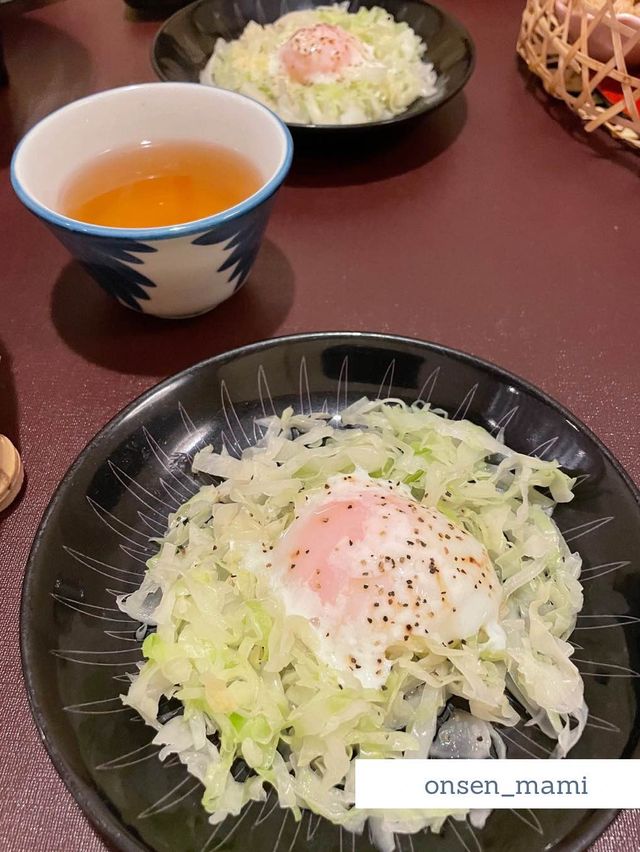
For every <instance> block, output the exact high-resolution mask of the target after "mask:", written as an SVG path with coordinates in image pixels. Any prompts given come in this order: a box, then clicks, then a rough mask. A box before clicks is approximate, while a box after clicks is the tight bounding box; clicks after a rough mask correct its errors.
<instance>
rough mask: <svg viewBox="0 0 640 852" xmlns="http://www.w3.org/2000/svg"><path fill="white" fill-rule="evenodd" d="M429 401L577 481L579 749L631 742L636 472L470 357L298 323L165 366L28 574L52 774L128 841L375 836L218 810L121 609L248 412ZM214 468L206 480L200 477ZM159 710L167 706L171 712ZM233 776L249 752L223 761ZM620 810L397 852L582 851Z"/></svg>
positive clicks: (32, 681) (105, 438) (569, 522)
mask: <svg viewBox="0 0 640 852" xmlns="http://www.w3.org/2000/svg"><path fill="white" fill-rule="evenodd" d="M365 395H366V396H370V397H374V398H375V397H376V396H380V395H384V396H393V397H395V398H399V399H402V400H404V401H406V402H411V401H414V400H416V399H418V398H420V399H422V400H424V401H429V402H431V403H432V404H433V405H434V406H436V407H438V408H439V409H443V410H444V411H446V412H448V414H449V416H450V417H452V418H455V419H462V418H465V419H468V420H471V421H472V422H474V423H477V424H479V425H481V426H483V427H484V428H485V429H487V430H488V431H491V432H493V433H494V434H497V433H502V434H504V439H505V442H506V443H507V444H508V445H509V446H511V447H513V448H514V449H515V450H517V451H519V452H523V453H527V454H529V455H537V456H539V457H541V458H545V459H555V460H557V461H558V463H559V464H560V465H561V466H562V468H563V469H564V470H565V471H567V472H568V473H570V474H571V476H572V477H574V478H575V479H576V485H575V498H574V500H573V501H572V502H570V503H567V504H562V505H559V506H558V508H557V510H556V513H555V515H554V517H555V519H556V521H557V523H558V526H559V527H560V529H561V530H562V532H563V534H564V537H565V540H566V541H567V542H568V544H569V546H570V547H571V548H572V549H575V550H577V551H578V552H579V553H580V555H581V557H582V560H583V570H582V578H581V579H582V583H583V587H584V607H583V609H582V611H581V613H580V614H579V616H578V620H577V624H576V628H575V630H574V632H573V634H572V636H571V642H572V644H573V646H574V655H573V657H572V659H573V660H574V662H575V663H576V665H577V666H578V668H579V669H580V672H581V675H582V678H583V680H584V685H585V697H586V702H587V705H588V707H589V716H588V719H587V725H586V728H585V730H584V733H583V736H582V738H581V739H580V741H579V742H578V744H577V745H576V746H575V747H574V749H573V750H572V752H571V757H576V758H615V759H625V758H635V757H638V733H639V731H640V728H639V725H638V711H639V710H640V699H639V695H638V684H639V683H640V660H639V659H638V653H639V652H638V648H640V629H639V625H640V583H639V580H638V573H637V569H636V567H635V565H634V563H633V560H634V556H635V553H637V552H638V551H639V550H640V503H639V499H640V498H639V495H638V491H637V489H636V487H635V486H634V484H633V483H632V481H631V480H630V479H629V477H628V476H627V474H626V473H625V472H624V470H623V469H622V468H621V467H620V465H619V463H618V462H617V461H616V460H615V458H613V456H612V455H611V453H610V452H609V451H608V450H607V449H606V448H605V447H604V446H603V444H602V443H601V442H600V441H599V440H598V439H597V437H596V436H595V435H593V434H592V433H591V432H590V431H589V430H588V429H587V427H585V426H584V424H582V423H581V422H580V421H579V420H577V419H576V418H575V417H574V416H573V415H572V414H571V413H570V412H568V411H567V410H566V409H564V408H563V407H562V406H560V405H559V404H558V403H556V402H554V401H553V400H551V399H550V398H549V397H547V396H546V395H545V394H543V393H542V392H541V391H539V390H537V389H536V388H534V387H533V386H531V385H530V384H528V383H527V382H526V381H524V380H522V379H520V378H518V377H516V376H513V375H511V374H509V373H508V372H506V371H504V370H502V369H500V368H498V367H495V366H493V365H491V364H488V363H486V362H483V361H481V360H479V359H477V358H474V357H472V356H469V355H465V354H464V353H460V352H456V351H453V350H449V349H446V348H444V347H441V346H438V345H435V344H430V343H425V342H421V341H415V340H409V339H406V338H400V337H393V336H389V335H377V334H363V333H343V332H337V333H333V334H331V333H325V334H307V335H298V336H293V337H288V338H281V339H275V340H269V341H264V342H262V343H257V344H253V345H250V346H247V347H244V348H242V349H239V350H235V351H233V352H230V353H226V354H223V355H220V356H216V357H214V358H212V359H210V360H208V361H204V362H202V363H200V364H197V365H195V366H193V367H191V368H189V369H188V370H185V371H184V372H182V373H180V374H178V375H176V376H174V377H172V378H170V379H168V380H167V381H165V382H163V383H162V384H160V385H159V386H157V387H156V388H153V389H152V390H150V391H148V392H147V393H145V394H144V395H143V396H142V397H140V398H139V399H138V400H136V401H134V402H132V403H131V405H129V406H128V407H127V408H126V409H124V411H122V412H121V413H120V414H119V415H117V416H116V417H115V418H114V419H113V420H112V421H111V422H110V423H109V424H107V425H106V426H105V427H104V429H103V430H102V431H101V432H100V433H99V434H98V435H97V436H96V437H95V438H94V439H93V441H91V443H90V444H89V445H88V446H87V448H86V449H85V450H84V451H83V453H82V454H81V455H80V456H79V458H78V459H77V460H76V462H75V463H74V464H73V465H72V467H71V469H70V470H69V472H68V474H67V475H66V477H65V478H64V480H63V482H62V483H61V485H60V486H59V488H58V490H57V492H56V494H55V495H54V497H53V499H52V501H51V504H50V506H49V508H48V510H47V512H46V513H45V516H44V518H43V521H42V523H41V526H40V529H39V532H38V534H37V537H36V540H35V542H34V545H33V548H32V552H31V556H30V559H29V565H28V569H27V573H26V577H25V583H24V589H23V601H22V619H21V643H22V656H23V668H24V673H25V679H26V683H27V688H28V693H29V698H30V702H31V707H32V711H33V714H34V717H35V720H36V723H37V725H38V728H39V730H40V731H41V733H42V736H43V739H44V742H45V744H46V746H47V749H48V750H49V753H50V756H51V759H52V760H53V762H54V764H55V766H56V767H57V769H58V771H59V772H60V774H61V775H62V777H63V779H64V780H65V783H66V784H67V785H68V786H69V788H70V789H71V790H72V792H73V793H74V795H75V797H76V799H77V800H78V802H79V803H80V805H81V807H82V808H83V810H84V811H85V813H86V814H87V816H88V817H89V818H90V819H91V820H92V821H93V823H94V824H95V825H96V826H97V827H98V828H99V829H100V830H101V831H102V832H103V833H104V834H105V835H106V836H107V837H108V838H109V839H110V840H111V842H112V843H113V844H114V845H115V846H116V847H117V848H118V849H122V850H127V852H131V851H132V850H137V852H139V850H154V852H214V850H217V852H224V851H225V850H226V852H231V851H232V850H233V852H243V850H246V849H249V848H251V849H253V850H255V852H302V850H311V852H316V850H317V852H347V850H353V852H373V850H374V848H375V847H374V846H373V844H372V841H371V839H370V837H369V836H368V835H367V833H366V832H365V834H363V835H352V834H349V833H348V832H346V831H344V830H341V829H340V828H339V827H336V826H335V825H333V824H332V823H330V822H328V821H327V820H325V819H323V818H321V817H319V816H317V815H315V814H313V813H310V812H308V811H304V812H303V813H302V819H301V820H300V821H296V819H294V817H293V815H291V814H290V813H287V812H286V811H284V810H282V809H281V808H280V807H279V806H278V800H277V797H276V796H275V795H274V794H273V792H271V793H270V794H269V795H268V796H267V797H266V799H265V800H264V801H261V802H255V803H253V804H249V805H247V806H246V807H245V808H244V809H243V810H242V811H241V813H240V814H239V815H238V816H237V817H233V818H232V817H229V818H227V819H226V820H225V821H224V822H223V823H221V824H219V825H211V824H210V823H209V822H208V818H207V816H208V815H207V813H206V812H205V810H204V809H203V807H202V806H201V803H200V799H201V797H202V792H203V788H202V787H201V785H200V783H199V782H198V781H197V780H196V779H194V778H193V777H192V776H190V775H189V774H188V773H187V772H186V770H185V768H184V766H182V764H180V763H179V762H178V761H176V760H172V759H169V760H167V761H165V762H160V761H159V759H158V751H159V747H158V746H157V745H154V744H153V742H152V740H153V737H154V731H153V730H151V729H149V728H148V727H147V726H146V725H145V724H144V723H143V722H142V721H141V719H140V718H139V717H138V716H137V714H136V713H135V712H134V711H132V710H131V708H129V707H126V706H125V705H123V704H122V702H121V699H120V695H121V694H122V693H124V692H125V691H126V689H127V685H128V683H129V675H130V674H132V673H134V672H135V671H136V670H137V665H138V663H139V662H140V661H141V659H142V652H141V643H142V639H143V634H142V633H141V631H140V625H139V624H138V623H136V622H135V621H133V620H132V619H130V618H129V617H128V616H127V615H126V614H125V613H124V612H123V611H122V610H121V609H120V608H119V607H118V605H117V602H116V599H117V598H118V596H119V595H122V594H125V593H126V592H128V591H131V590H133V589H135V588H136V587H137V586H139V584H140V580H141V577H142V574H143V572H144V569H145V563H146V561H147V560H148V559H149V558H150V557H151V556H152V555H153V553H154V552H155V549H156V546H157V545H156V544H155V539H156V538H157V537H158V536H159V535H162V533H163V531H164V529H165V526H166V519H167V516H168V514H169V513H170V512H173V511H175V509H176V508H177V507H178V506H179V505H180V504H181V503H182V502H184V500H185V499H187V498H188V497H189V496H190V495H191V494H193V493H194V491H195V490H197V489H198V488H199V487H200V486H201V485H202V484H203V483H204V482H205V479H206V478H205V479H203V475H202V474H193V473H192V460H193V457H194V454H195V453H196V452H197V451H198V450H199V449H201V448H202V447H203V446H205V445H207V444H213V445H214V446H215V447H220V446H226V447H227V448H228V449H229V452H235V450H234V447H236V449H237V447H238V446H247V445H250V444H252V442H253V441H254V440H258V439H259V436H260V431H259V429H256V422H257V421H258V420H259V419H260V418H262V417H263V416H264V415H265V413H268V412H271V411H276V412H279V411H281V410H283V409H285V408H287V407H292V408H293V409H294V410H295V411H297V412H301V413H305V412H308V411H310V410H325V411H327V412H329V413H331V414H339V413H340V411H341V410H342V409H343V408H344V407H346V406H347V405H348V404H350V403H351V402H353V401H355V400H356V399H359V398H360V397H362V396H365ZM207 481H208V480H207ZM179 712H180V707H179V706H178V705H177V704H176V702H174V701H171V700H167V701H164V702H163V704H162V706H161V714H162V716H163V718H164V719H169V718H171V717H172V715H174V714H176V713H179ZM502 733H503V735H504V740H505V743H506V745H507V756H508V757H513V758H531V759H535V758H540V759H545V758H547V757H548V756H549V754H550V752H551V751H552V748H553V743H552V741H550V740H549V739H547V737H546V736H545V735H544V734H543V733H542V732H541V731H540V730H538V729H537V728H536V727H533V726H525V725H524V724H518V725H517V726H515V727H512V728H508V729H504V730H503V731H502ZM234 772H236V773H237V777H238V778H239V779H242V778H243V777H244V774H246V772H247V767H246V766H243V765H242V764H241V763H239V764H238V765H237V766H236V767H234ZM613 815H614V812H613V811H584V810H560V809H558V810H539V811H530V810H521V809H514V810H509V809H505V810H498V811H495V812H494V813H493V814H492V815H491V816H490V817H489V818H488V819H487V821H486V824H485V825H484V827H483V828H481V829H480V828H477V827H475V826H474V825H473V823H470V822H458V821H452V820H448V821H447V822H446V823H445V825H444V828H443V831H442V832H441V833H440V834H439V835H425V834H422V833H421V834H418V835H414V836H401V835H398V836H397V840H396V848H397V849H398V850H403V852H410V850H414V852H425V850H429V852H432V850H435V852H454V850H456V852H457V850H473V852H477V850H484V852H504V850H509V852H542V850H551V849H554V850H558V852H559V851H560V850H562V851H563V852H578V850H583V849H586V848H587V847H588V846H589V845H590V843H592V842H593V840H594V839H595V837H596V836H597V835H598V834H599V833H600V832H601V831H602V830H603V828H604V827H605V826H606V825H607V824H608V822H609V821H610V820H611V818H612V817H613Z"/></svg>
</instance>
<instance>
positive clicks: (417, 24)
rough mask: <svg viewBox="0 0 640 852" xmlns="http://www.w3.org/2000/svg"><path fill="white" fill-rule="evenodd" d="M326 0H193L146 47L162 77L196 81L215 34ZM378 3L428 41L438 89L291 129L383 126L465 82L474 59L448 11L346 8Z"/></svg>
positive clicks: (401, 4)
mask: <svg viewBox="0 0 640 852" xmlns="http://www.w3.org/2000/svg"><path fill="white" fill-rule="evenodd" d="M326 5H328V2H327V0H236V2H233V3H229V2H228V0H196V2H195V3H191V4H190V5H189V6H186V7H185V8H184V9H180V10H179V11H178V12H176V13H175V14H174V15H172V16H171V17H170V18H169V19H168V20H167V21H166V22H165V23H164V25H163V26H162V27H161V29H160V31H159V32H158V34H157V36H156V38H155V41H154V43H153V48H152V52H151V61H152V64H153V67H154V69H155V71H156V73H157V74H158V76H159V77H160V79H161V80H173V81H178V82H196V83H197V82H198V81H199V79H200V72H201V71H202V69H203V68H204V66H205V65H206V63H207V61H208V59H209V57H210V56H211V54H212V53H213V48H214V46H215V43H216V41H217V40H218V39H219V38H223V39H225V41H229V40H231V39H236V38H238V37H239V36H240V35H241V34H242V32H243V30H244V28H245V27H246V26H247V24H248V23H249V21H257V22H258V23H259V24H270V23H273V22H274V21H276V20H277V19H278V18H280V17H281V16H282V15H285V14H286V13H287V12H294V11H296V10H299V9H310V8H314V7H316V6H326ZM373 6H380V7H382V8H383V9H386V10H387V11H388V12H390V13H391V14H392V15H393V17H394V18H395V19H396V20H397V21H403V22H405V23H407V24H409V26H410V27H411V29H412V30H413V31H414V32H415V33H416V34H417V35H419V36H420V38H421V39H422V40H423V41H424V42H425V44H426V45H427V52H426V57H425V58H426V59H427V61H429V62H431V63H433V65H434V67H435V70H436V72H437V74H438V83H437V85H438V91H437V92H436V94H435V95H434V96H432V97H430V98H418V99H417V100H415V101H414V102H413V103H412V104H411V105H410V106H409V107H408V108H407V109H406V110H405V111H404V112H403V113H400V115H396V116H394V117H393V118H389V119H386V120H383V121H372V122H367V123H365V124H295V123H291V122H289V127H291V128H295V129H296V130H313V131H325V132H326V131H328V130H329V131H340V132H343V133H344V132H345V131H349V130H351V131H353V130H363V129H370V128H374V127H381V126H388V125H394V124H398V123H399V122H404V121H407V120H408V119H412V118H416V117H417V116H419V115H422V114H424V113H427V112H432V111H433V110H434V109H437V107H439V106H442V104H443V103H446V101H448V100H450V99H451V98H452V97H453V96H454V95H455V94H457V93H458V92H459V91H460V90H461V89H462V88H463V87H464V86H465V84H466V83H467V80H468V79H469V77H470V76H471V72H472V71H473V66H474V62H475V50H474V46H473V42H472V41H471V37H470V36H469V33H468V32H467V31H466V30H465V28H464V27H463V26H462V25H461V24H459V23H458V22H457V21H456V20H454V19H453V18H452V17H451V16H450V15H448V14H446V13H445V12H443V11H442V10H441V9H439V8H438V7H437V6H433V5H432V4H431V3H423V2H421V0H350V2H349V6H348V10H349V11H350V12H356V11H357V10H358V9H359V8H361V7H365V8H372V7H373Z"/></svg>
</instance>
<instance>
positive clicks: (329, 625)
mask: <svg viewBox="0 0 640 852" xmlns="http://www.w3.org/2000/svg"><path fill="white" fill-rule="evenodd" d="M271 565H272V567H271V569H270V573H271V584H272V587H273V589H274V591H276V593H277V594H278V595H279V596H280V597H281V599H282V600H283V602H284V605H285V607H286V610H287V612H288V613H289V614H294V615H300V616H303V617H305V618H307V619H308V620H309V622H310V623H311V625H312V626H313V627H314V629H315V631H316V632H317V634H318V637H319V640H320V641H319V647H320V650H319V654H320V656H321V658H322V659H324V661H325V662H327V663H328V664H329V665H331V666H332V667H333V668H336V669H337V670H341V671H345V670H348V671H351V672H352V673H353V674H354V675H355V676H356V677H357V678H358V679H359V680H360V682H361V683H362V685H363V686H365V687H372V688H379V687H380V686H382V684H384V682H385V680H386V678H387V675H388V674H389V671H390V669H391V666H392V663H393V661H392V660H390V659H388V658H387V655H386V652H387V650H388V649H389V648H390V647H392V646H394V645H403V644H404V643H405V642H408V641H409V640H410V639H411V638H412V637H422V638H425V637H429V638H431V639H434V640H436V641H437V642H439V643H442V644H445V645H446V644H447V643H450V642H454V641H457V640H462V639H466V638H469V637H471V636H475V635H476V634H478V633H479V631H481V630H484V632H485V634H486V639H487V640H488V641H491V643H492V646H493V647H504V632H503V630H502V628H501V626H500V618H499V610H500V604H501V601H502V590H501V584H500V581H499V579H498V577H497V575H496V573H495V570H494V568H493V566H492V564H491V560H490V558H489V556H488V554H487V551H486V549H485V548H484V546H483V545H482V544H481V543H480V542H479V541H478V540H477V539H476V538H474V536H472V535H470V534H469V533H468V532H466V531H465V530H464V529H462V527H460V526H459V525H457V524H455V523H453V522H452V521H451V520H450V519H449V518H447V517H446V516H445V515H444V514H442V512H440V511H438V510H437V509H433V508H428V507H426V506H423V505H422V504H421V503H419V502H418V501H416V500H415V499H413V497H412V496H411V492H410V490H409V489H408V488H407V487H406V486H400V485H394V484H392V483H390V482H385V481H381V480H373V479H371V478H370V477H369V476H367V475H366V474H362V473H354V474H351V475H344V476H336V477H332V478H331V479H330V480H329V481H328V482H327V483H326V484H325V485H324V488H323V489H322V490H321V493H319V494H317V495H314V496H312V497H310V498H309V499H308V500H307V502H306V503H305V504H304V506H303V508H302V509H301V510H300V512H299V513H298V515H297V516H296V519H295V520H294V521H293V522H292V523H291V525H290V526H289V527H288V528H287V530H286V531H285V533H284V535H283V536H282V538H281V539H280V541H279V542H278V544H277V545H276V547H275V550H274V551H273V554H272V563H271Z"/></svg>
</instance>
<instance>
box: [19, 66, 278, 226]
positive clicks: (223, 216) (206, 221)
mask: <svg viewBox="0 0 640 852" xmlns="http://www.w3.org/2000/svg"><path fill="white" fill-rule="evenodd" d="M150 86H154V87H155V86H170V87H172V88H174V87H183V86H186V87H189V88H193V87H197V88H198V89H204V90H206V91H209V92H216V93H217V95H218V96H220V95H222V96H223V97H229V98H230V99H231V100H240V101H249V102H250V103H251V104H253V105H254V106H256V107H258V110H259V111H261V112H262V113H263V114H264V115H265V116H267V117H268V118H269V119H271V120H272V121H273V122H274V123H275V124H276V126H277V127H278V128H279V130H280V131H281V133H282V138H283V142H284V152H283V156H282V161H281V163H280V165H279V166H278V169H277V170H276V171H275V173H274V174H273V175H272V176H271V177H270V178H269V179H268V180H267V181H266V182H265V183H264V184H263V185H262V186H261V187H260V189H258V190H257V191H256V192H254V193H253V195H250V196H249V197H248V198H245V199H244V200H243V201H241V202H240V203H239V204H235V205H234V206H233V207H229V208H228V209H227V210H222V211H221V212H219V213H214V214H213V215H211V216H206V217H204V218H203V219H193V220H191V221H189V222H181V223H179V224H176V225H163V226H159V227H153V228H115V227H109V226H107V225H94V224H92V223H90V222H81V221H79V220H78V219H73V218H71V217H70V216H65V215H64V214H63V213H59V212H57V211H56V210H53V209H52V208H50V207H47V206H46V205H45V204H42V203H41V202H40V201H38V200H37V199H36V198H35V197H34V196H33V195H32V194H31V193H30V192H28V191H27V190H26V189H25V188H24V187H23V185H22V183H21V181H20V179H19V177H18V174H17V164H18V160H19V157H20V152H21V150H22V148H23V146H24V145H25V143H26V142H27V141H28V139H29V138H30V137H31V136H32V134H34V133H36V132H37V131H38V130H40V129H41V126H42V124H44V123H46V122H47V121H49V120H50V119H53V117H54V116H55V115H57V114H58V113H60V112H63V111H64V110H67V109H70V108H71V107H74V106H76V105H77V104H79V103H82V102H84V101H89V100H95V99H98V98H100V97H103V96H105V95H109V94H111V93H113V92H124V91H131V90H139V89H145V88H149V87H150ZM292 159H293V139H292V136H291V132H290V131H289V128H288V127H287V126H286V124H285V123H284V122H283V121H282V120H281V119H280V118H279V116H277V115H276V114H275V113H274V112H273V111H272V110H270V109H269V108H268V107H266V106H265V105H264V104H262V103H260V101H258V100H257V99H255V98H251V97H249V96H248V95H244V94H239V93H238V92H232V91H229V90H228V89H222V88H219V87H216V86H209V87H205V86H202V84H201V83H192V82H178V81H175V82H174V81H172V82H149V83H133V84H131V85H127V86H115V87H113V88H110V89H104V90H102V91H100V92H93V93H92V94H90V95H86V96H85V97H83V98H78V99H77V100H74V101H70V102H69V103H68V104H64V105H63V106H61V107H58V109H55V110H53V111H52V112H50V113H49V114H48V115H46V116H44V118H42V119H40V121H38V122H37V123H36V124H35V125H34V126H33V127H32V128H30V129H29V130H28V131H27V133H25V135H24V136H23V137H22V139H21V140H20V141H19V142H18V144H17V145H16V148H15V150H14V152H13V156H12V157H11V169H10V175H11V185H12V186H13V190H14V192H15V193H16V195H17V196H18V198H19V199H20V201H21V202H22V203H23V204H24V205H25V207H27V208H28V209H29V210H31V212H32V213H35V214H36V215H37V216H40V217H41V218H42V219H44V220H45V222H47V223H49V224H51V225H55V226H57V227H60V228H63V229H64V230H66V231H73V232H75V233H80V234H84V235H86V236H92V237H110V238H112V239H121V240H134V241H146V240H166V239H174V238H176V237H184V236H191V235H194V234H199V233H201V232H203V231H207V230H212V229H213V228H215V227H216V226H218V225H222V224H224V223H226V222H229V221H231V220H232V219H237V218H238V217H240V216H242V215H244V214H245V213H249V212H250V211H251V210H254V209H255V208H256V207H258V206H259V205H261V204H262V203H264V202H265V201H267V200H268V199H269V197H270V196H271V195H273V194H274V193H275V192H276V190H277V189H278V187H279V186H280V185H281V184H282V182H283V181H284V179H285V177H286V176H287V173H288V172H289V169H290V168H291V162H292Z"/></svg>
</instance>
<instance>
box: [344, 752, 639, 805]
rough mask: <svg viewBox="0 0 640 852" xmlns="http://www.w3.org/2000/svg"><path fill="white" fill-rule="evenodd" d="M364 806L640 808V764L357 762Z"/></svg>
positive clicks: (358, 790)
mask: <svg viewBox="0 0 640 852" xmlns="http://www.w3.org/2000/svg"><path fill="white" fill-rule="evenodd" d="M356 807H357V808H366V809H375V808H384V809H385V810H386V809H394V808H420V809H425V808H445V809H447V810H448V809H455V808H461V809H465V808H491V809H495V808H640V761H635V760H411V759H409V758H405V759H398V760H356Z"/></svg>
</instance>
